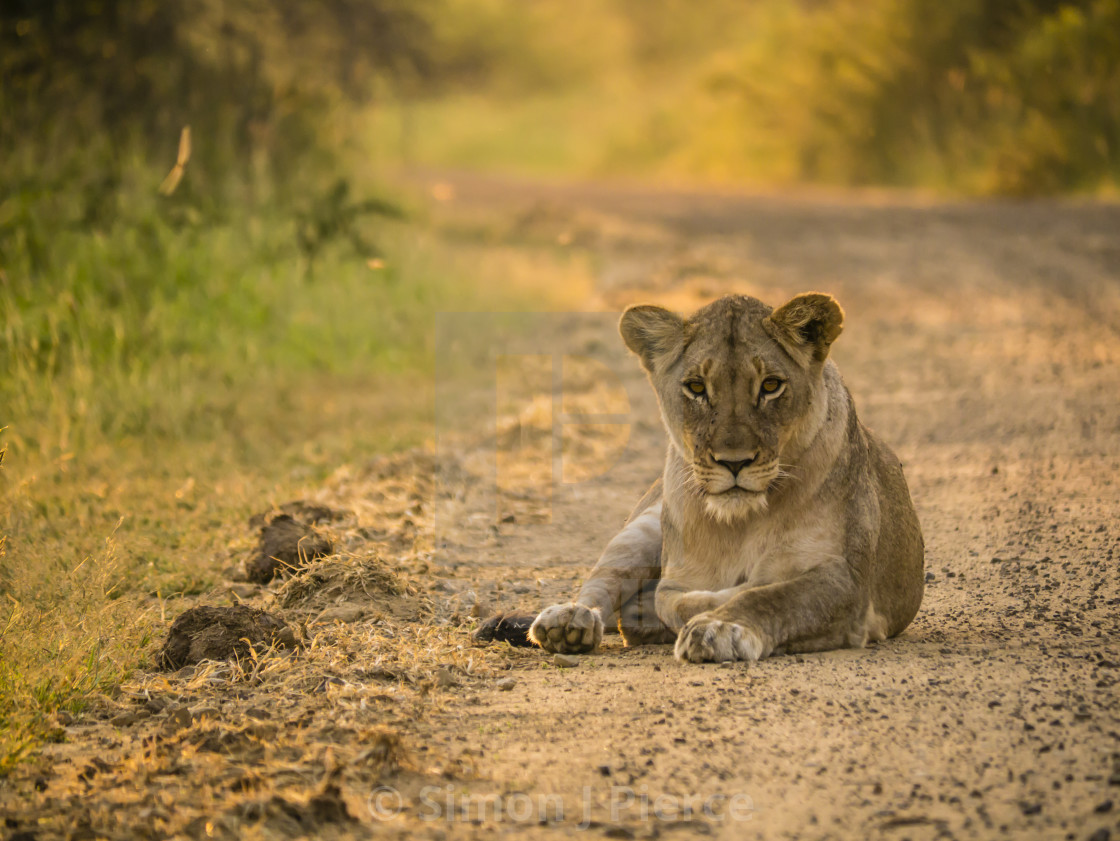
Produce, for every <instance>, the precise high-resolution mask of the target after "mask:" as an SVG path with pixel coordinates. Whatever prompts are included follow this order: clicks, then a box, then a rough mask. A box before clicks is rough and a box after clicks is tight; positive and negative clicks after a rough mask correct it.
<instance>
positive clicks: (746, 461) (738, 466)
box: [716, 453, 758, 476]
mask: <svg viewBox="0 0 1120 841" xmlns="http://www.w3.org/2000/svg"><path fill="white" fill-rule="evenodd" d="M756 458H758V454H757V453H756V454H754V455H752V456H750V457H749V458H743V459H737V460H735V461H729V460H726V459H720V458H717V459H716V464H722V465H723V466H724V467H726V468H727V469H728V470H729V471H731V475H732V476H738V475H739V471H740V470H742V469H743V468H744V467H749V466H750V465H752V464H754V460H755V459H756Z"/></svg>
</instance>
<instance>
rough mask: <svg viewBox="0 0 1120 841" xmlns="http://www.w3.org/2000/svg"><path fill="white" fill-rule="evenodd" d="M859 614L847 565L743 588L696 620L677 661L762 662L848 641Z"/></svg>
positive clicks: (680, 640)
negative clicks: (781, 653)
mask: <svg viewBox="0 0 1120 841" xmlns="http://www.w3.org/2000/svg"><path fill="white" fill-rule="evenodd" d="M856 611H857V599H856V588H855V584H854V582H853V581H852V579H851V575H850V573H849V571H848V569H847V567H846V566H845V565H840V564H827V565H822V566H819V567H816V568H814V569H812V570H809V571H808V572H805V573H803V574H802V575H800V576H798V577H797V578H794V579H791V580H789V581H783V582H780V583H777V584H768V585H766V586H764V587H751V588H743V589H741V590H740V591H739V592H738V593H736V594H735V595H733V596H732V597H731V598H729V599H727V600H726V601H725V602H724V603H723V604H722V605H721V606H719V607H717V608H715V609H713V610H710V611H705V612H702V613H699V614H696V615H695V616H693V617H692V618H691V619H690V620H689V621H688V622H687V623H686V624H685V626H684V627H683V628H682V629H681V631H680V634H679V635H678V636H677V643H676V646H675V649H674V654H675V655H676V657H677V659H678V660H682V661H688V662H694V663H700V662H705V661H722V660H760V659H762V658H763V657H767V656H769V655H770V654H771V653H772V652H773V651H775V650H776V649H780V648H785V647H786V646H788V645H791V644H797V645H798V646H799V647H801V648H802V649H803V650H823V649H828V648H839V647H842V646H844V645H847V644H848V642H849V630H850V628H851V627H852V624H853V621H854V619H855V614H856Z"/></svg>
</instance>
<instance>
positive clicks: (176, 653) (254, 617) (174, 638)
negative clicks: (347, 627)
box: [159, 605, 296, 669]
mask: <svg viewBox="0 0 1120 841" xmlns="http://www.w3.org/2000/svg"><path fill="white" fill-rule="evenodd" d="M272 646H277V647H279V648H294V647H295V646H296V638H295V634H294V633H292V629H291V628H289V627H288V626H287V624H286V623H284V622H283V621H281V620H280V619H277V618H276V617H275V616H273V615H271V614H269V613H265V611H263V610H257V609H256V608H252V607H246V606H245V605H235V606H233V607H192V608H191V609H190V610H187V611H185V612H184V613H182V614H180V616H179V617H178V618H177V619H176V620H175V621H174V622H173V623H172V625H171V629H170V631H168V634H167V641H166V642H165V643H164V645H163V650H162V651H161V652H160V656H159V661H160V665H162V666H163V668H165V669H181V668H182V667H183V666H189V665H192V664H194V663H199V662H201V661H203V660H228V659H230V658H232V657H238V658H240V657H247V656H250V653H251V649H266V648H271V647H272Z"/></svg>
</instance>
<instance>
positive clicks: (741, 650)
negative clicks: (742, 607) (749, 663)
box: [673, 613, 770, 663]
mask: <svg viewBox="0 0 1120 841" xmlns="http://www.w3.org/2000/svg"><path fill="white" fill-rule="evenodd" d="M769 653H770V651H769V647H768V646H767V645H766V643H765V641H764V640H763V639H762V636H761V635H759V634H758V633H757V632H755V631H752V630H751V629H750V628H747V627H746V626H744V625H739V624H736V623H735V622H723V621H721V620H719V619H715V618H713V617H712V616H711V614H708V613H701V614H699V615H697V616H694V617H692V619H690V620H689V622H688V624H687V625H685V626H684V627H683V628H681V632H680V634H679V635H678V636H677V644H676V646H675V647H674V649H673V654H674V655H675V656H676V658H677V659H678V660H680V661H682V662H691V663H703V662H705V661H713V662H717V663H720V662H723V661H724V660H760V659H761V658H763V657H765V656H766V655H767V654H769Z"/></svg>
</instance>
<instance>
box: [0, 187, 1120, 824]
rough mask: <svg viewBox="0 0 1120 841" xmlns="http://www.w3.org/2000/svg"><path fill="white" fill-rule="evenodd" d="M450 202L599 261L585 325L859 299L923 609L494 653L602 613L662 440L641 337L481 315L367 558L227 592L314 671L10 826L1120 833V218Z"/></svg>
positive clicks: (156, 688) (66, 742) (375, 491)
mask: <svg viewBox="0 0 1120 841" xmlns="http://www.w3.org/2000/svg"><path fill="white" fill-rule="evenodd" d="M442 181H443V182H444V183H442V184H440V185H439V188H438V189H437V190H436V192H437V194H438V195H439V196H440V197H441V198H442V199H443V200H444V202H445V205H447V206H448V208H449V210H448V212H447V213H446V217H447V219H446V224H448V225H449V226H450V227H451V229H452V230H453V231H454V232H455V234H456V235H460V236H470V237H489V238H493V239H496V240H498V241H507V240H508V241H516V242H525V241H530V242H536V243H540V244H547V243H551V244H554V246H555V247H556V248H557V249H558V250H560V251H563V250H577V251H580V252H584V253H587V254H590V255H591V258H592V263H593V265H594V267H595V274H596V278H597V284H598V286H597V290H596V292H595V294H594V296H593V298H592V299H591V300H589V301H588V309H589V310H609V309H612V308H618V307H620V306H622V305H623V304H625V303H628V302H631V301H635V300H639V299H646V300H648V299H656V300H661V301H664V302H668V303H670V304H672V305H675V306H678V307H680V308H688V307H691V306H693V305H695V304H698V303H701V302H703V301H704V300H707V299H708V298H710V297H712V296H715V295H718V294H721V293H723V292H727V291H737V292H746V293H749V294H754V295H756V296H758V297H761V298H763V299H764V300H767V301H769V302H772V303H778V302H780V301H782V300H784V299H785V298H787V297H789V296H790V295H792V294H794V293H796V292H800V291H806V290H809V289H818V290H823V291H828V292H831V293H833V294H834V295H836V296H837V297H838V298H839V300H840V301H841V303H842V304H843V305H844V307H845V309H846V312H847V322H846V328H845V332H844V335H843V337H842V338H841V339H840V340H839V341H838V343H837V344H836V346H835V348H834V358H835V359H836V360H837V362H838V364H839V365H840V368H841V370H842V372H843V373H844V375H845V378H846V380H847V382H848V385H849V387H850V389H851V390H852V392H853V394H854V396H855V399H856V405H857V408H858V410H859V412H860V414H861V416H862V418H863V420H864V421H865V423H867V424H868V425H870V426H871V427H873V428H875V429H876V430H877V431H878V432H879V433H880V434H881V436H882V437H883V438H884V439H885V440H886V441H888V442H889V443H891V444H892V446H893V447H894V448H895V449H896V451H897V452H898V453H899V455H900V456H901V458H902V460H903V462H904V464H905V467H906V472H907V477H908V479H909V482H910V487H911V492H912V494H913V497H914V499H915V502H916V504H917V507H918V511H919V515H920V517H921V520H922V524H923V528H924V532H925V537H926V546H927V557H926V564H927V570H928V575H927V580H928V583H927V590H926V599H925V602H924V605H923V608H922V611H921V613H920V614H919V616H918V618H917V619H916V620H915V622H914V623H913V625H912V626H911V627H910V628H909V629H908V630H907V631H906V633H905V634H904V635H902V636H901V637H899V638H896V639H894V640H890V641H888V642H886V643H883V644H880V645H878V646H876V647H873V648H870V649H867V650H861V651H840V652H831V653H825V654H816V655H805V656H797V657H777V658H774V659H771V660H768V661H764V662H762V663H759V664H756V665H752V666H750V667H746V666H743V665H741V664H737V665H733V666H731V667H729V668H728V667H721V666H719V665H705V666H695V665H681V664H678V663H676V662H674V661H673V659H672V657H671V654H670V651H669V650H668V649H667V648H656V647H648V648H638V649H625V648H623V647H622V646H621V644H620V642H619V641H618V638H617V637H608V640H607V643H606V645H605V646H604V648H603V649H602V650H601V651H600V652H598V653H596V654H593V655H589V656H585V657H582V658H581V659H580V662H579V665H578V666H577V667H574V668H558V667H557V666H555V665H554V664H553V663H552V660H551V658H550V657H548V656H546V655H544V654H543V653H541V652H538V651H535V650H522V649H511V648H508V647H505V646H490V647H486V648H477V647H472V646H471V644H470V642H469V637H468V631H469V630H470V628H471V627H472V625H473V624H475V623H476V622H477V620H478V617H480V616H484V615H486V614H487V613H489V612H491V611H494V610H499V609H507V608H514V607H521V608H537V607H540V606H541V605H542V603H545V602H548V601H550V600H552V599H554V598H559V597H561V596H567V595H568V594H570V593H573V592H574V590H575V588H576V586H577V582H578V579H579V577H580V576H581V574H582V573H584V572H585V571H586V570H587V569H589V568H590V566H591V565H592V564H593V562H594V560H595V558H596V556H597V553H598V551H599V549H600V548H601V547H602V545H603V544H604V543H605V542H606V541H607V539H609V537H610V536H611V535H612V533H613V531H614V530H615V529H617V528H618V526H619V525H620V524H621V522H622V521H623V519H624V518H625V516H626V514H627V513H628V512H629V509H630V507H631V506H632V504H633V503H634V501H635V500H636V499H637V498H638V496H639V495H640V494H641V493H642V491H643V490H644V488H645V486H646V485H647V484H648V483H649V482H650V481H651V480H652V479H653V478H654V477H655V476H656V475H657V473H658V471H659V464H660V459H661V455H662V450H663V446H664V439H663V435H662V433H661V431H660V428H659V426H658V424H657V422H656V416H655V412H654V409H653V405H652V402H651V399H650V396H649V395H648V394H647V388H646V386H645V384H644V381H643V379H642V376H641V374H640V372H639V370H638V367H637V365H636V363H635V362H633V361H632V360H627V359H626V357H625V356H624V354H622V352H621V350H620V347H619V346H620V342H619V341H618V339H617V337H616V336H615V334H614V332H613V320H614V317H613V316H610V315H604V314H568V315H562V316H542V317H540V318H537V319H536V320H528V319H515V320H510V319H502V318H497V317H487V316H472V317H465V316H460V317H452V318H449V319H445V320H443V321H441V323H440V325H439V327H438V331H437V332H438V336H437V340H438V343H439V359H438V360H437V379H438V380H439V383H437V393H439V394H440V395H442V397H443V399H444V401H445V402H444V404H443V405H444V408H445V409H446V411H442V412H441V413H440V415H439V430H440V435H439V438H438V440H437V442H436V445H435V450H434V452H427V453H411V454H404V455H402V456H399V457H395V458H392V459H381V460H378V461H375V462H373V463H372V464H370V465H362V466H352V467H346V468H341V469H340V470H339V472H338V474H337V475H336V476H335V478H334V479H333V480H332V481H331V482H330V483H328V485H327V486H325V487H323V488H321V489H318V490H317V492H316V493H315V494H314V495H313V500H314V501H315V502H316V503H319V504H323V505H327V506H330V507H331V508H332V509H336V510H340V511H345V512H346V515H345V517H342V518H340V519H339V520H338V521H337V522H333V523H331V524H329V525H325V526H323V529H324V531H325V533H327V534H329V536H330V537H331V540H332V542H333V544H334V546H335V549H336V552H337V554H336V555H334V556H331V557H328V558H326V559H323V560H321V561H318V562H316V563H317V564H318V565H319V566H318V567H316V572H315V575H312V574H311V573H310V572H309V573H304V574H302V575H301V576H299V577H297V578H296V579H294V580H293V581H292V582H289V583H288V584H286V585H284V586H283V587H274V588H273V589H271V590H270V589H261V588H257V587H255V586H252V585H248V584H244V583H241V584H234V585H232V589H233V590H234V591H236V593H237V596H236V597H234V598H244V599H246V600H247V601H248V602H249V603H250V604H252V605H254V606H264V607H267V608H269V609H271V610H274V611H276V612H277V613H278V614H279V615H281V616H282V617H284V618H285V619H286V620H288V621H289V622H292V623H293V625H295V626H297V627H298V629H299V633H300V634H301V635H302V637H303V638H304V640H305V647H304V649H302V650H301V651H299V652H297V653H296V654H294V655H291V654H287V653H285V652H266V653H262V654H261V655H260V657H259V658H257V659H254V660H251V661H245V662H241V663H236V664H234V665H226V664H217V665H207V664H204V665H202V666H199V667H188V668H187V669H186V670H183V671H181V672H177V673H172V674H170V675H163V674H160V673H158V672H155V671H152V672H144V673H141V674H138V675H137V676H136V677H135V679H134V680H133V681H132V682H131V683H130V684H128V685H126V686H124V687H122V692H121V695H120V696H119V697H118V698H115V699H105V701H104V703H103V704H101V705H100V706H99V707H98V708H97V709H95V710H93V711H91V712H90V713H89V714H88V715H86V716H83V717H82V718H81V719H79V720H76V721H65V720H64V721H60V722H59V724H60V730H59V736H60V740H61V741H60V743H59V744H56V745H51V746H49V747H48V749H47V750H46V751H45V752H44V754H43V756H42V758H41V759H40V760H39V761H37V762H36V763H33V764H31V765H28V766H27V767H26V768H25V769H23V770H22V771H21V772H19V773H17V774H16V775H15V776H13V778H11V779H10V780H8V781H7V782H6V783H5V784H4V788H3V789H2V790H0V798H2V799H0V804H2V807H3V810H4V814H5V815H6V816H7V821H8V824H7V825H8V831H9V833H10V834H11V835H12V837H17V835H18V834H19V833H30V835H25V836H23V837H54V836H56V835H67V834H69V835H72V836H73V837H97V836H102V835H104V836H108V837H122V838H123V837H144V836H145V835H146V834H156V835H172V834H181V835H184V836H188V837H207V836H213V837H239V836H247V835H260V836H264V837H277V838H288V837H297V836H300V835H306V834H313V835H320V836H324V837H327V836H329V837H334V836H357V837H365V836H380V835H390V836H400V837H428V838H433V839H434V838H458V837H483V836H487V837H489V836H490V835H492V834H493V833H494V832H495V831H496V832H497V833H499V834H504V835H508V836H510V837H518V838H520V837H540V838H554V837H568V836H579V835H580V834H581V833H582V832H583V831H584V830H586V832H587V833H588V834H589V835H588V837H604V836H605V837H612V838H631V837H637V838H651V837H659V836H661V835H668V836H670V837H673V836H679V837H687V836H689V835H692V834H696V833H703V834H708V835H713V836H716V837H724V838H741V837H748V838H749V837H759V838H767V839H770V838H774V839H777V838H861V839H862V838H885V839H903V838H910V839H915V841H917V839H924V838H996V837H1019V838H1031V839H1033V838H1072V839H1090V838H1092V839H1095V841H1102V839H1106V838H1108V837H1109V835H1110V833H1111V837H1113V838H1120V703H1118V702H1120V691H1118V680H1120V572H1118V569H1117V565H1118V564H1120V558H1118V557H1117V555H1118V554H1120V522H1118V517H1117V515H1118V514H1120V484H1118V482H1120V480H1118V479H1117V475H1118V471H1120V372H1118V368H1117V363H1118V362H1120V208H1116V207H1102V206H1081V205H1070V204H1056V203H1037V204H1035V203H1031V204H1003V203H988V204H960V205H950V204H929V205H922V204H919V203H915V202H902V201H899V200H886V199H874V198H861V199H851V198H847V199H844V200H840V199H836V198H829V197H819V196H818V197H806V198H803V199H790V198H785V199H782V198H741V197H735V196H730V195H700V194H695V195H686V194H668V193H655V192H649V191H641V190H637V189H629V188H627V189H624V188H619V187H612V188H608V187H603V186H595V187H589V186H550V185H526V184H516V183H508V182H500V181H495V180H489V179H468V178H456V179H446V178H445V179H442ZM452 196H453V198H452ZM495 374H496V377H495ZM495 380H496V382H497V387H498V392H497V394H495V393H494V391H493V388H494V382H495ZM495 405H496V406H497V413H496V414H495V412H494V411H493V407H494V406H495ZM479 407H481V408H479ZM495 420H496V424H495V423H494V422H495ZM476 422H477V423H476ZM247 534H248V531H247ZM235 549H237V547H235ZM248 549H249V543H248V538H247V542H246V546H245V550H246V551H245V554H248ZM235 554H236V552H235ZM316 576H317V577H316ZM217 596H218V597H219V598H228V597H227V596H225V595H224V594H217ZM511 682H512V685H511ZM480 812H481V814H480Z"/></svg>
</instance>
